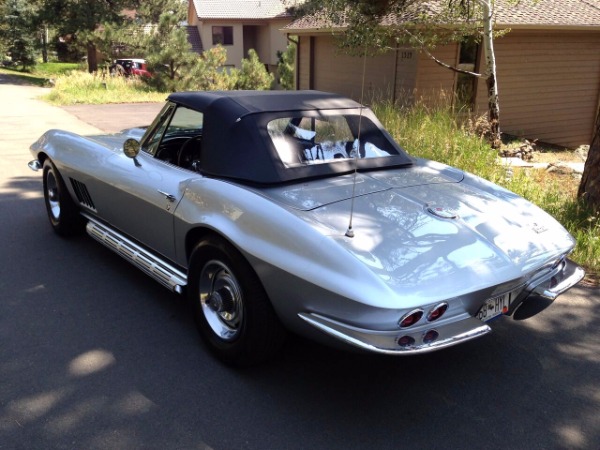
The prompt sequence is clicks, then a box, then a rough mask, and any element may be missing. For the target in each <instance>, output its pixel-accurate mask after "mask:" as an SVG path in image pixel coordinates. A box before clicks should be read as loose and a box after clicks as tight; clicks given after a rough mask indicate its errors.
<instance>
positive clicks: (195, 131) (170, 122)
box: [142, 105, 203, 163]
mask: <svg viewBox="0 0 600 450" xmlns="http://www.w3.org/2000/svg"><path fill="white" fill-rule="evenodd" d="M202 127H203V114H202V113H201V112H198V111H194V110H192V109H189V108H185V107H183V106H179V107H176V106H175V105H171V106H170V107H169V108H166V109H165V110H164V111H163V113H162V114H161V116H160V117H159V119H158V121H157V123H156V124H154V126H153V129H152V131H151V132H150V134H149V135H148V137H147V138H146V139H145V140H144V143H143V147H142V148H143V150H144V151H146V152H148V153H150V154H151V155H153V156H154V157H155V158H158V159H162V160H164V161H167V162H170V163H176V161H177V158H178V152H179V150H180V149H181V147H182V145H183V144H184V143H185V142H186V141H188V140H189V139H191V138H196V137H198V136H202Z"/></svg>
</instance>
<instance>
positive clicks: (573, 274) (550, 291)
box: [298, 258, 585, 355]
mask: <svg viewBox="0 0 600 450" xmlns="http://www.w3.org/2000/svg"><path fill="white" fill-rule="evenodd" d="M584 275H585V272H584V270H583V269H582V268H581V267H579V266H578V265H577V264H575V263H574V262H573V261H571V260H569V259H567V258H565V259H564V260H562V261H561V262H560V264H558V265H557V266H556V267H554V268H553V269H552V270H551V271H549V272H547V273H546V274H545V275H544V276H542V277H541V278H538V279H537V280H535V281H534V282H532V283H531V284H529V285H528V286H527V287H526V288H525V289H523V291H522V293H521V295H520V296H519V298H517V299H516V300H515V302H514V303H513V304H512V305H511V308H510V310H509V311H508V313H507V315H512V316H513V318H514V319H516V320H523V319H527V318H529V317H532V316H533V315H535V314H537V313H539V312H540V311H542V310H543V309H545V308H547V307H548V306H549V305H550V304H552V302H553V301H554V300H555V299H556V298H557V297H558V296H559V295H560V294H563V293H564V292H566V291H567V290H569V289H570V288H571V287H573V286H575V285H576V284H577V283H579V281H581V279H582V278H583V277H584ZM298 316H299V317H300V318H301V319H302V320H304V321H305V322H307V323H309V324H310V325H312V326H313V327H315V328H317V329H319V330H321V331H323V332H324V333H326V334H328V335H329V336H332V337H334V338H336V339H338V340H340V341H342V342H345V343H346V344H350V345H352V346H354V347H358V348H361V349H363V350H367V351H369V352H374V353H383V354H388V355H404V354H406V355H407V354H418V353H427V352H431V351H434V350H439V349H442V348H445V347H450V346H452V345H456V344H460V343H462V342H466V341H470V340H471V339H475V338H477V337H479V336H483V335H484V334H487V333H489V332H490V331H491V328H490V327H489V325H487V324H485V323H483V322H481V321H480V320H479V319H477V318H475V317H472V316H470V315H469V314H468V313H464V314H462V315H461V316H459V317H456V318H455V320H453V321H452V322H443V321H442V322H441V323H439V324H437V323H431V324H430V326H426V327H423V326H421V327H418V331H417V330H416V331H413V332H411V331H409V330H408V329H404V330H401V329H398V330H393V331H374V330H366V329H362V328H357V327H354V326H351V325H348V324H345V323H342V322H339V321H337V320H334V319H330V318H328V317H324V316H322V315H320V314H316V313H308V312H306V313H299V314H298ZM432 331H433V332H435V334H436V337H435V339H434V340H431V339H428V337H427V336H428V333H429V332H432ZM404 337H409V338H410V339H411V340H412V343H411V344H409V345H401V344H400V342H399V340H400V339H401V338H404Z"/></svg>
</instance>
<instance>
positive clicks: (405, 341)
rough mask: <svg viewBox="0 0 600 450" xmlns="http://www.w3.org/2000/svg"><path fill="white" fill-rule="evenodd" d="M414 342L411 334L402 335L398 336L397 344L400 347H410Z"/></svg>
mask: <svg viewBox="0 0 600 450" xmlns="http://www.w3.org/2000/svg"><path fill="white" fill-rule="evenodd" d="M414 343H415V338H413V337H412V336H402V337H399V338H398V345H399V346H400V347H410V346H411V345H413V344H414Z"/></svg>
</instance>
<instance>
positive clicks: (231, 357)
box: [188, 237, 285, 366]
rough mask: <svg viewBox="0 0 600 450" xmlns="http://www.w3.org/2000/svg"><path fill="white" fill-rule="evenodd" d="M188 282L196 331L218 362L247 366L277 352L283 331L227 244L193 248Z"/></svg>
mask: <svg viewBox="0 0 600 450" xmlns="http://www.w3.org/2000/svg"><path fill="white" fill-rule="evenodd" d="M188 281H189V283H188V293H189V294H188V295H189V297H190V302H191V305H192V307H193V311H194V319H195V321H196V326H197V327H198V331H199V332H200V335H201V336H202V338H203V339H204V341H205V342H206V343H207V344H208V346H209V348H210V350H211V351H212V352H213V354H215V355H216V356H217V357H218V358H219V359H220V360H222V361H223V362H225V363H228V364H232V365H236V366H249V365H254V364H257V363H260V362H263V361H265V360H267V359H269V358H271V357H273V356H274V355H275V354H276V353H277V352H278V351H279V350H280V348H281V346H282V344H283V341H284V337H285V331H284V329H283V327H282V325H281V324H280V323H279V319H278V318H277V316H276V314H275V311H274V310H273V307H272V306H271V303H270V301H269V299H268V297H267V294H266V292H265V290H264V288H263V287H262V284H261V283H260V280H259V279H258V277H257V276H256V274H255V273H254V271H253V269H252V267H251V266H250V265H249V264H248V262H247V261H246V260H245V259H244V257H243V256H242V255H241V254H240V253H239V252H238V251H237V250H236V249H234V248H233V247H232V246H231V245H230V244H229V243H227V242H225V241H224V240H223V239H220V238H217V237H210V238H206V239H204V240H202V241H201V242H200V243H198V245H197V246H196V248H195V249H194V251H193V253H192V257H191V260H190V270H189V280H188Z"/></svg>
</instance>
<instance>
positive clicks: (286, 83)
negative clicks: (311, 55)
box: [277, 42, 296, 90]
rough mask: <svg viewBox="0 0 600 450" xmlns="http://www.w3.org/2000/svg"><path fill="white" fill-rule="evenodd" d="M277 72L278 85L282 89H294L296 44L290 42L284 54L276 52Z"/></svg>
mask: <svg viewBox="0 0 600 450" xmlns="http://www.w3.org/2000/svg"><path fill="white" fill-rule="evenodd" d="M277 58H278V63H277V72H278V74H279V84H280V86H281V87H282V88H283V89H286V90H291V89H294V87H295V83H294V64H295V62H296V44H295V43H294V42H290V43H289V44H288V46H287V48H286V49H285V51H284V52H277Z"/></svg>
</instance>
